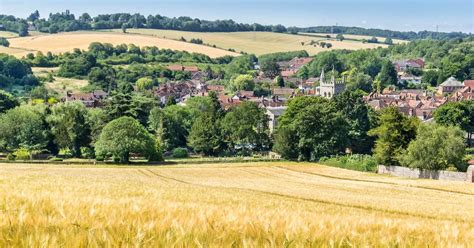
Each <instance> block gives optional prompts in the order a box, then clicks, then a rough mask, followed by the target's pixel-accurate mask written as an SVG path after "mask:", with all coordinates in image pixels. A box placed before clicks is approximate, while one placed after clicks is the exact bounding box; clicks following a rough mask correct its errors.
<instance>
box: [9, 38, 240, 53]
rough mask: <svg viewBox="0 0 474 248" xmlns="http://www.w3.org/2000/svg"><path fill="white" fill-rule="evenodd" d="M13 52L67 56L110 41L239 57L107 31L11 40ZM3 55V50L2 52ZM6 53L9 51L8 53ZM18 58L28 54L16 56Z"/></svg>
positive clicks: (210, 49)
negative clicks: (97, 43)
mask: <svg viewBox="0 0 474 248" xmlns="http://www.w3.org/2000/svg"><path fill="white" fill-rule="evenodd" d="M9 41H10V49H12V48H13V49H27V50H31V51H34V52H35V51H41V52H43V53H46V52H48V51H50V52H53V53H63V52H67V51H72V50H73V49H74V48H80V49H84V50H87V48H88V47H89V44H90V43H92V42H104V43H105V42H107V43H111V44H114V45H118V44H135V45H137V46H157V47H159V48H165V49H173V50H182V51H188V52H196V53H203V54H207V55H208V56H210V57H221V56H225V55H238V54H236V53H232V52H229V51H225V50H222V49H217V48H212V47H207V46H201V45H196V44H191V43H186V42H180V41H175V40H168V39H160V38H157V37H151V36H145V35H133V34H119V33H111V32H109V33H104V32H71V33H60V34H52V35H47V34H44V35H37V36H29V37H21V38H13V39H9ZM0 52H1V51H0ZM5 52H7V53H8V52H9V51H8V50H7V51H5ZM12 55H15V56H23V55H24V54H20V53H15V54H12Z"/></svg>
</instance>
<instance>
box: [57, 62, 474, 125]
mask: <svg viewBox="0 0 474 248" xmlns="http://www.w3.org/2000/svg"><path fill="white" fill-rule="evenodd" d="M311 60H312V59H311V58H294V59H292V60H290V61H286V62H279V66H280V68H282V69H283V71H282V76H283V77H284V78H285V80H293V81H294V82H293V83H294V84H295V85H296V86H297V88H287V87H281V88H280V87H275V88H273V89H272V92H271V95H270V96H268V97H261V96H260V97H259V96H256V94H255V93H254V92H253V91H238V92H234V93H232V94H228V92H226V91H225V88H224V86H222V85H214V84H210V83H209V82H208V81H207V79H208V78H209V77H208V76H209V75H206V73H205V72H203V71H200V70H199V68H198V67H197V66H183V65H170V66H168V69H170V70H172V71H183V72H189V73H191V79H190V80H184V81H180V82H168V83H164V84H161V85H160V86H159V87H157V88H156V89H154V95H155V97H156V99H157V100H158V101H159V102H160V103H161V104H163V105H164V104H165V103H166V102H167V101H168V100H169V99H170V98H173V99H174V100H175V102H176V103H177V104H179V105H186V101H187V99H189V98H192V97H196V96H207V95H208V94H209V92H211V91H214V92H216V93H217V95H218V99H219V101H220V103H221V105H222V106H223V108H225V109H229V108H231V107H233V106H237V105H239V104H241V103H242V102H246V101H249V102H255V103H256V104H257V105H258V106H260V107H262V108H265V109H266V112H267V115H268V117H269V127H270V131H273V130H274V129H275V127H276V126H277V125H278V117H279V116H281V115H282V114H283V113H284V111H285V109H286V107H285V106H286V102H287V101H288V100H289V99H291V98H293V97H296V96H302V95H304V96H321V97H325V98H332V97H334V96H336V95H337V94H339V93H341V92H342V91H344V89H345V82H344V78H342V79H341V80H338V79H336V78H335V77H334V75H335V73H333V74H332V75H333V76H332V77H331V78H327V77H326V75H325V72H324V70H323V71H322V72H321V75H320V76H319V77H316V78H309V79H307V80H302V79H298V78H295V77H291V76H292V75H294V74H296V73H297V72H298V70H300V69H301V68H302V67H303V66H304V65H306V64H307V63H309V62H311ZM395 64H396V66H395V67H396V69H397V71H398V72H399V73H400V74H399V75H402V74H403V73H406V72H407V71H408V70H409V69H410V68H417V69H422V68H423V66H424V62H423V60H421V59H417V60H403V61H396V62H395ZM402 78H403V77H402ZM255 81H256V83H264V82H268V83H271V82H272V80H270V79H268V78H262V77H257V78H256V79H255ZM106 97H107V93H106V92H103V91H94V92H91V93H76V94H68V95H67V96H66V97H65V99H64V100H66V101H77V100H78V101H82V102H83V103H84V104H85V105H86V106H87V107H101V106H102V102H103V100H104V99H105V98H106ZM466 99H468V100H474V80H466V81H464V82H460V81H457V80H456V79H455V78H453V77H451V78H449V79H448V80H446V81H445V82H443V83H442V84H441V85H440V86H439V88H438V92H437V93H432V92H429V91H425V90H402V91H394V90H390V89H385V90H384V91H383V92H382V93H380V94H378V93H372V94H370V95H368V96H366V97H364V100H365V101H366V102H367V103H368V105H370V106H372V107H373V108H374V109H376V110H378V109H383V108H385V107H388V106H396V107H397V108H398V109H399V110H400V111H401V112H403V113H405V114H406V115H408V116H417V117H418V118H420V119H422V120H429V119H431V118H432V116H433V112H434V110H436V109H437V108H438V107H439V106H441V105H443V104H445V103H446V102H449V101H461V100H466Z"/></svg>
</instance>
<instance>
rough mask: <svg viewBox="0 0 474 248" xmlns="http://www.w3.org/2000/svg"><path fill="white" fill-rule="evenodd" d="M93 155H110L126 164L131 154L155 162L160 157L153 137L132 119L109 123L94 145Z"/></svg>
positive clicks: (122, 118)
mask: <svg viewBox="0 0 474 248" xmlns="http://www.w3.org/2000/svg"><path fill="white" fill-rule="evenodd" d="M95 153H96V156H97V157H103V158H106V157H108V156H109V155H112V156H113V157H114V159H116V160H118V162H120V163H128V162H129V158H130V154H131V153H138V154H142V155H143V156H145V157H146V158H147V159H149V160H155V161H156V160H157V157H161V154H158V153H159V151H158V149H157V142H156V140H155V139H154V137H153V135H151V134H150V133H148V131H147V130H146V129H145V128H144V127H143V126H142V125H141V124H140V123H139V122H138V121H137V120H135V119H133V118H132V117H120V118H118V119H115V120H113V121H111V122H109V123H108V124H107V125H106V126H105V127H104V129H103V130H102V133H101V134H100V136H99V140H98V141H97V142H96V144H95Z"/></svg>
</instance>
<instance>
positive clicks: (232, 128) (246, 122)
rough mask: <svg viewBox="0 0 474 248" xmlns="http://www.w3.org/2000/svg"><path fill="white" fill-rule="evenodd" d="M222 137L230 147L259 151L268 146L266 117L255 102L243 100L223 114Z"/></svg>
mask: <svg viewBox="0 0 474 248" xmlns="http://www.w3.org/2000/svg"><path fill="white" fill-rule="evenodd" d="M221 126H222V131H223V137H224V138H225V140H226V143H227V144H228V145H227V146H228V147H230V148H231V149H240V150H242V151H244V152H246V150H256V151H261V150H264V149H266V148H268V147H269V143H270V139H269V136H268V135H269V131H268V117H267V115H266V114H265V112H264V110H263V109H261V108H259V107H258V105H257V104H256V103H253V102H244V103H242V104H241V105H239V106H236V107H234V108H232V109H230V111H229V112H228V113H227V114H226V115H225V117H224V119H223V120H222V123H221Z"/></svg>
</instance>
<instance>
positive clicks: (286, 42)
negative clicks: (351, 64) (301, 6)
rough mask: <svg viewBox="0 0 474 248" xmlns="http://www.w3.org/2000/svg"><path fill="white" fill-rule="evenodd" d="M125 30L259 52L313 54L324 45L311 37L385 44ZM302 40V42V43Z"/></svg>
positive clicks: (339, 45) (352, 45)
mask: <svg viewBox="0 0 474 248" xmlns="http://www.w3.org/2000/svg"><path fill="white" fill-rule="evenodd" d="M111 31H113V32H117V33H121V32H122V30H119V29H114V30H111ZM127 32H128V33H133V34H142V35H149V36H154V37H159V38H163V39H173V40H179V39H181V37H183V38H185V39H186V40H191V39H193V38H194V39H198V38H199V39H202V40H203V42H204V44H208V45H211V46H212V45H215V46H216V47H219V48H222V49H226V50H227V49H235V50H236V51H237V52H241V51H242V52H246V53H253V54H256V55H262V54H267V53H275V52H285V51H297V50H306V51H308V53H309V54H310V55H315V54H317V53H319V52H321V51H327V50H329V49H327V48H321V47H319V46H318V47H315V46H313V45H310V42H311V41H327V42H330V43H331V44H332V46H333V47H332V48H331V49H349V50H357V49H366V48H376V47H386V45H384V44H367V43H366V44H363V43H362V42H359V41H351V40H345V41H334V40H330V41H328V40H327V39H326V38H321V37H310V36H307V35H292V34H283V33H273V32H231V33H226V32H223V33H215V32H214V33H202V32H185V31H174V30H159V29H127ZM302 42H303V43H304V44H305V45H302Z"/></svg>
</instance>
